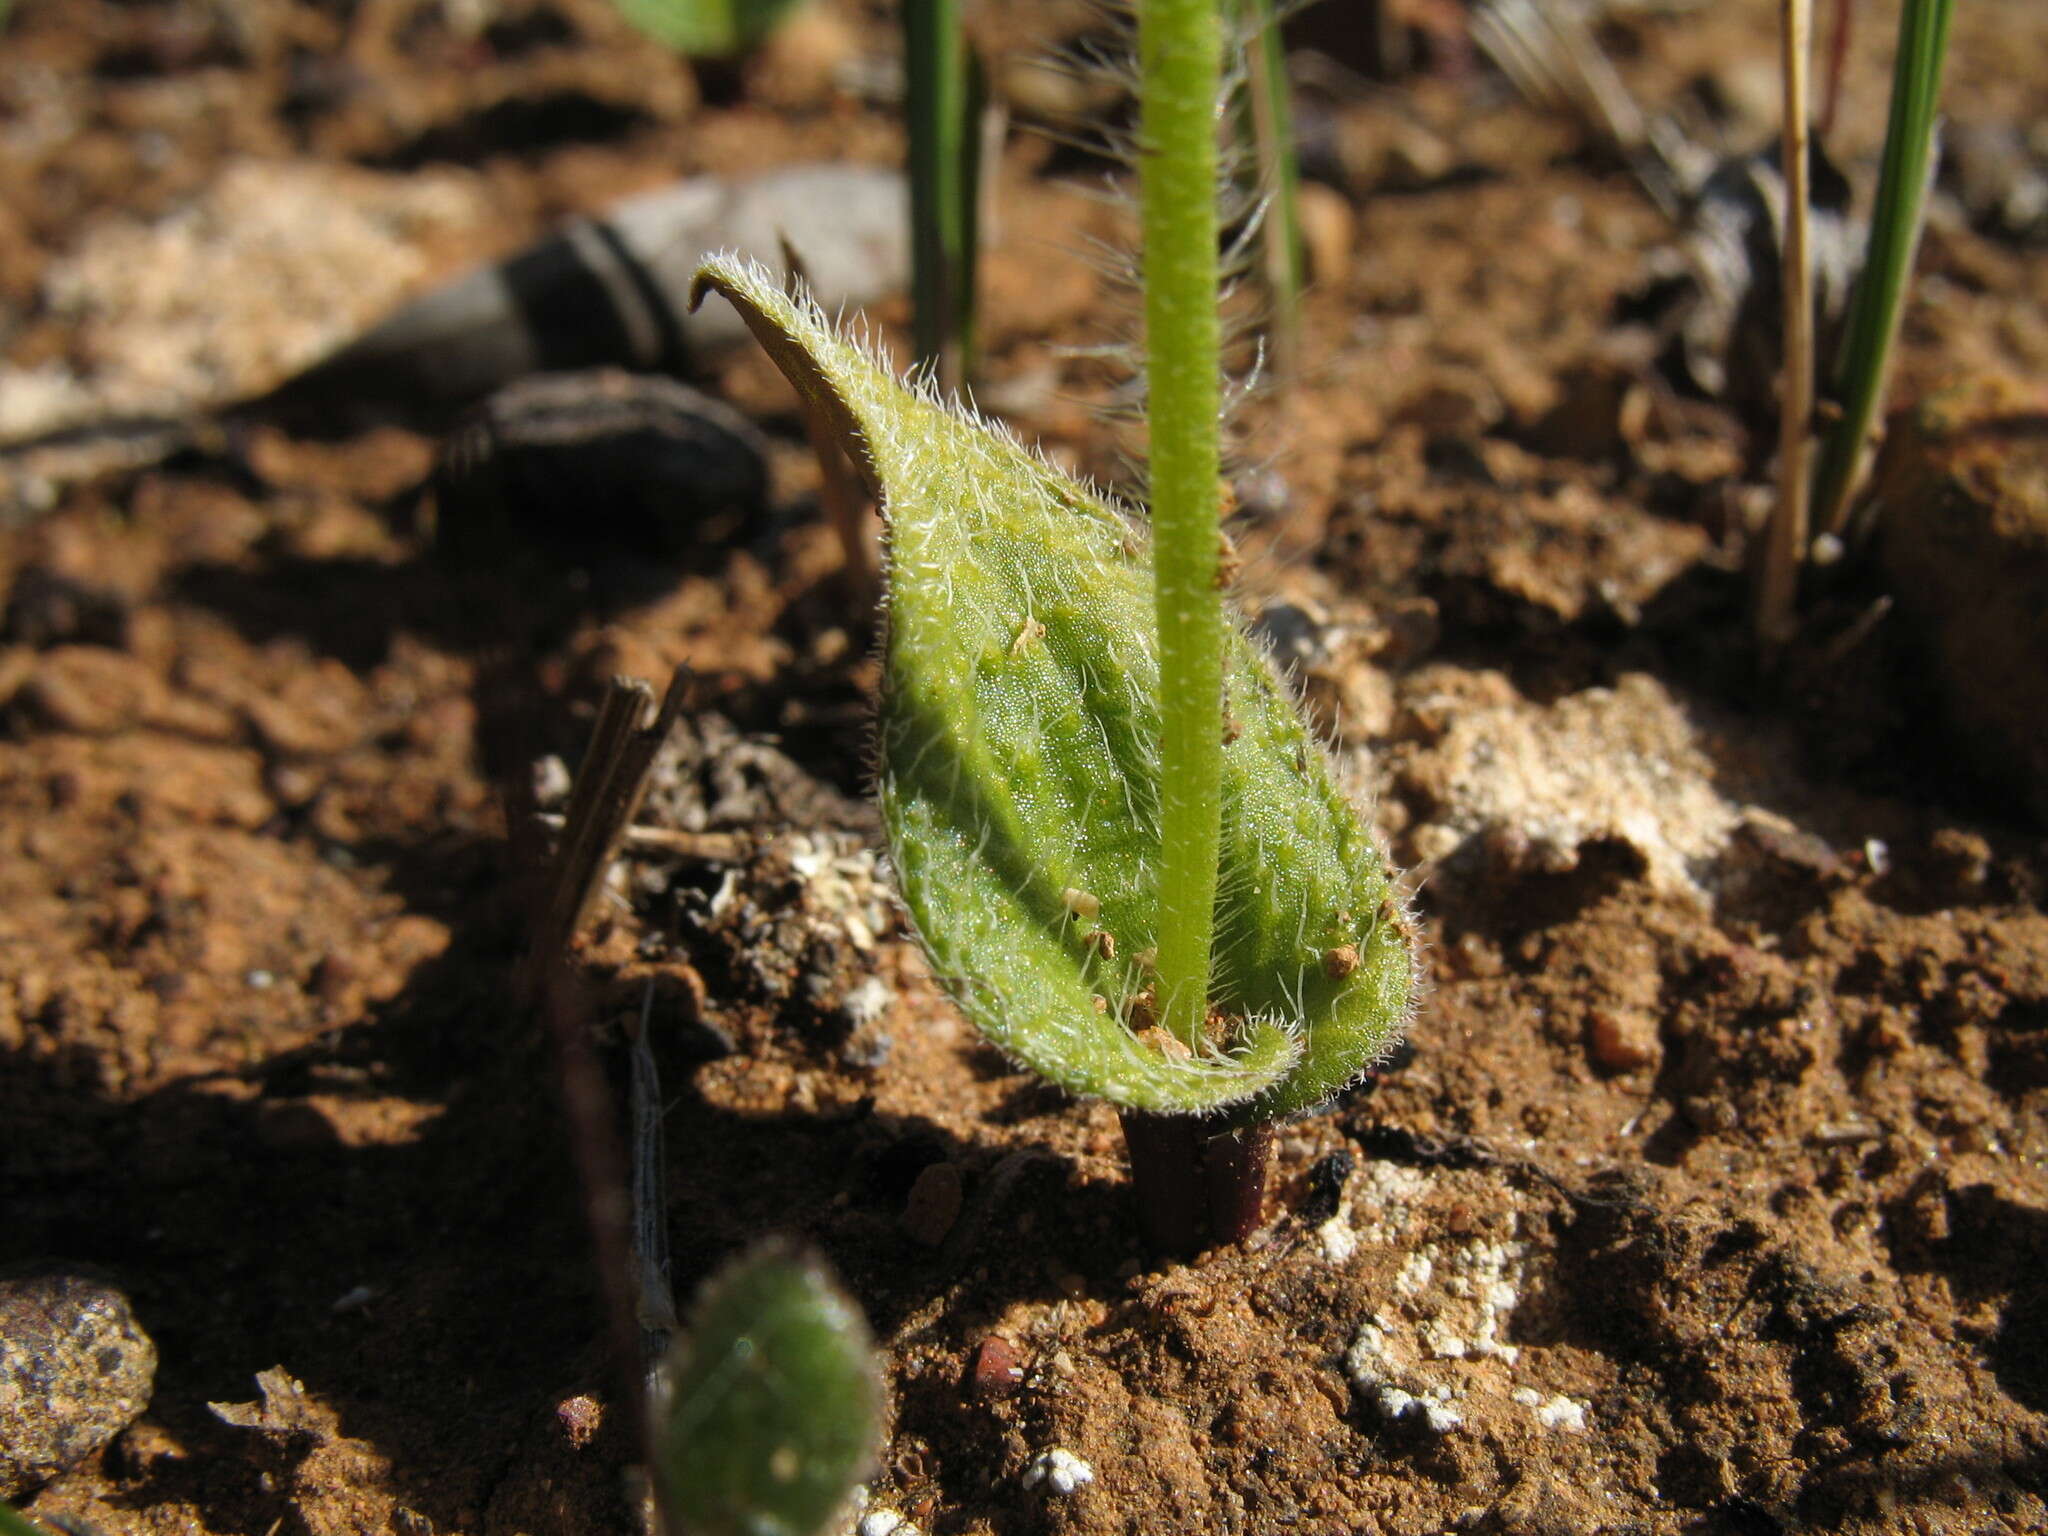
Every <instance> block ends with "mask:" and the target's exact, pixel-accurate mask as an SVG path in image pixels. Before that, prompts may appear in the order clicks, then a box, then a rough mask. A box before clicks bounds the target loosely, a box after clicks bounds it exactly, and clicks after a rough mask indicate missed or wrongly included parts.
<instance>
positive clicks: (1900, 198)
mask: <svg viewBox="0 0 2048 1536" xmlns="http://www.w3.org/2000/svg"><path fill="white" fill-rule="evenodd" d="M1953 11H1954V5H1953V3H1952V0H1905V6H1904V8H1903V9H1902V10H1901V11H1900V13H1899V47H1898V55H1897V58H1896V59H1895V60H1894V63H1893V67H1892V96H1891V113H1890V117H1889V120H1888V121H1887V123H1886V125H1885V135H1884V164H1883V169H1882V170H1881V171H1880V173H1879V177H1878V183H1877V201H1876V205H1875V207H1874V208H1873V209H1872V212H1871V217H1870V245H1869V248H1868V249H1867V250H1866V252H1865V253H1864V262H1863V275H1862V276H1861V277H1860V278H1858V279H1857V282H1856V292H1855V295H1854V297H1853V298H1852V299H1851V300H1850V307H1849V322H1848V329H1847V331H1846V333H1845V334H1844V336H1843V341H1842V351H1841V355H1840V357H1839V358H1838V359H1837V361H1836V365H1835V371H1834V377H1833V379H1832V381H1831V383H1832V386H1833V389H1832V393H1833V395H1834V397H1835V399H1837V400H1838V401H1840V403H1841V407H1842V415H1841V419H1840V420H1839V421H1837V422H1836V423H1835V425H1834V426H1833V427H1832V428H1831V429H1830V430H1829V432H1828V433H1827V436H1826V438H1825V439H1824V440H1823V441H1822V443H1821V449H1820V458H1819V462H1818V463H1817V464H1816V465H1815V467H1814V493H1813V507H1814V526H1815V527H1817V528H1819V529H1820V530H1821V531H1823V532H1825V533H1830V534H1833V535H1835V536H1836V537H1840V536H1841V534H1842V532H1843V530H1844V528H1845V527H1846V525H1847V523H1848V516H1849V499H1850V497H1851V496H1852V495H1853V494H1854V492H1855V489H1856V483H1857V481H1858V479H1859V478H1860V477H1861V475H1862V472H1863V468H1864V461H1865V457H1866V449H1867V447H1868V445H1869V441H1870V432H1871V426H1872V424H1873V423H1874V422H1875V420H1876V419H1877V412H1878V407H1879V405H1880V404H1881V403H1882V401H1883V398H1884V387H1885V381H1886V378H1887V376H1888V374H1889V373H1890V363H1891V352H1892V345H1893V343H1894V341H1895V340H1896V339H1897V337H1898V331H1899V317H1900V315H1901V314H1902V313H1903V312H1904V309H1905V300H1906V286H1907V284H1908V282H1909V281H1910V280H1911V278H1912V275H1913V260H1914V257H1915V255H1916V254H1917V253H1918V251H1919V248H1920V230H1921V226H1922V224H1923V223H1924V221H1925V218H1926V204H1927V185H1928V180H1929V176H1930V172H1931V164H1930V162H1931V160H1932V157H1933V149H1934V127H1935V112H1936V108H1937V106H1938V104H1939V102H1940V99H1941V73H1942V65H1943V62H1944V61H1945V60H1946V58H1947V56H1948V30H1949V20H1950V17H1951V15H1952V13H1953Z"/></svg>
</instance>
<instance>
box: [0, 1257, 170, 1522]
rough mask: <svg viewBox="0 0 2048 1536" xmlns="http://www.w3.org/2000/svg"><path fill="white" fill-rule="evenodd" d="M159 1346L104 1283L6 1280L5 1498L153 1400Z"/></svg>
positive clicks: (74, 1458) (49, 1276)
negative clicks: (150, 1399)
mask: <svg viewBox="0 0 2048 1536" xmlns="http://www.w3.org/2000/svg"><path fill="white" fill-rule="evenodd" d="M155 1381H156V1345H154V1344H153V1343H151V1342H150V1338H149V1335H148V1334H146V1333H144V1332H143V1331H142V1326H141V1324H139V1323H138V1322H136V1320H135V1312H134V1309H133V1308H132V1307H131V1306H130V1305H129V1302H128V1298H127V1297H126V1296H124V1295H122V1294H121V1292H120V1291H118V1290H116V1289H115V1288H114V1287H113V1286H111V1285H108V1284H107V1283H106V1282H105V1281H102V1280H95V1279H91V1278H89V1277H87V1276H85V1275H75V1274H63V1273H45V1274H39V1275H31V1276H25V1277H22V1278H19V1279H14V1280H6V1281H0V1497H6V1498H13V1497H15V1496H16V1495H18V1494H21V1493H24V1492H27V1491H28V1490H30V1489H34V1488H39V1487H41V1486H42V1485H43V1484H44V1483H46V1482H48V1481H49V1480H50V1479H51V1478H53V1477H55V1476H56V1475H57V1474H58V1473H60V1472H64V1471H68V1470H69V1469H70V1468H72V1467H75V1466H77V1465H78V1464H79V1463H80V1462H81V1461H83V1460H85V1458H86V1457H88V1456H90V1455H92V1454H93V1452H95V1451H97V1450H99V1449H100V1448H101V1447H102V1446H104V1445H105V1444H106V1443H107V1442H108V1441H109V1440H111V1439H113V1438H114V1436H115V1435H117V1434H119V1433H120V1432H121V1431H122V1430H124V1429H126V1428H127V1427H128V1426H129V1425H130V1424H132V1423H133V1422H134V1421H135V1419H136V1418H137V1417H138V1416H139V1415H140V1414H141V1412H142V1410H143V1409H144V1408H145V1407H147V1406H148V1404H149V1394H150V1390H151V1388H152V1387H153V1386H154V1384H155Z"/></svg>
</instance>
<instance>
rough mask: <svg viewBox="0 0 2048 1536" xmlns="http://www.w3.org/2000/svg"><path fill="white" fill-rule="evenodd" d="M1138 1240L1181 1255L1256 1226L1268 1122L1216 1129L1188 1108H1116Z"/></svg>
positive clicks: (1267, 1159)
mask: <svg viewBox="0 0 2048 1536" xmlns="http://www.w3.org/2000/svg"><path fill="white" fill-rule="evenodd" d="M1121 1118H1122V1120H1123V1127H1124V1146H1125V1147H1126V1148H1127V1149H1128V1150H1129V1152H1130V1158H1131V1183H1132V1186H1133V1191H1134V1193H1135V1194H1136V1196H1137V1201H1138V1222H1139V1225H1140V1226H1141V1227H1142V1228H1143V1230H1144V1233H1145V1241H1146V1242H1147V1243H1149V1244H1150V1245H1151V1246H1152V1248H1153V1249H1154V1250H1155V1251H1156V1252H1159V1253H1162V1254H1170V1255H1174V1256H1177V1257H1186V1256H1188V1255H1190V1254H1193V1253H1197V1252H1199V1251H1200V1250H1201V1249H1202V1248H1204V1247H1210V1246H1214V1245H1217V1244H1220V1243H1240V1242H1243V1241H1244V1240H1245V1239H1246V1238H1247V1237H1249V1236H1251V1235H1252V1233H1254V1232H1256V1231H1257V1230H1258V1226H1259V1215H1260V1212H1261V1210H1262V1208H1263V1206H1264V1204H1265V1197H1266V1174H1267V1170H1268V1169H1269V1168H1270V1167H1271V1166H1272V1150H1273V1128H1272V1126H1271V1125H1255V1126H1252V1127H1250V1128H1248V1129H1245V1130H1224V1129H1220V1128H1219V1126H1218V1123H1217V1122H1216V1121H1214V1120H1208V1119H1203V1118H1201V1117H1199V1116H1195V1115H1153V1114H1147V1113H1145V1112H1144V1111H1143V1110H1135V1109H1127V1110H1124V1111H1122V1112H1121Z"/></svg>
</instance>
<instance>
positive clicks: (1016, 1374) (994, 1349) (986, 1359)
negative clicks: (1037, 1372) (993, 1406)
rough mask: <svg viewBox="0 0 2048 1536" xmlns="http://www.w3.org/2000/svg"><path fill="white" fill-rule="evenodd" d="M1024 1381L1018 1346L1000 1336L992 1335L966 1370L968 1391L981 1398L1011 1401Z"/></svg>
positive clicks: (976, 1353)
mask: <svg viewBox="0 0 2048 1536" xmlns="http://www.w3.org/2000/svg"><path fill="white" fill-rule="evenodd" d="M1023 1380H1024V1367H1023V1366H1022V1365H1020V1364H1019V1363H1018V1361H1017V1346H1016V1345H1014V1344H1012V1343H1011V1342H1010V1341H1009V1340H1008V1339H1006V1338H1004V1337H1002V1336H1001V1335H1000V1334H994V1333H992V1334H990V1335H989V1336H988V1337H987V1338H985V1339H983V1340H982V1341H981V1347H980V1348H979V1349H977V1350H975V1352H974V1361H973V1363H972V1364H971V1365H970V1366H969V1367H968V1370H967V1390H968V1392H969V1394H970V1395H971V1396H974V1397H980V1398H990V1397H1008V1396H1009V1395H1010V1394H1011V1393H1013V1392H1015V1391H1016V1390H1017V1387H1018V1385H1019V1383H1021V1382H1022V1381H1023Z"/></svg>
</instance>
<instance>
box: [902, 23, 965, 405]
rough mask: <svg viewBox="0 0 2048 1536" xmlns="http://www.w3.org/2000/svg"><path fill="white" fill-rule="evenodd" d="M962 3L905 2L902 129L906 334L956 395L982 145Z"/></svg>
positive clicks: (962, 367) (921, 358)
mask: <svg viewBox="0 0 2048 1536" xmlns="http://www.w3.org/2000/svg"><path fill="white" fill-rule="evenodd" d="M960 12H961V0H904V5H903V52H904V73H905V85H906V90H907V93H908V103H907V107H908V111H909V118H910V121H909V129H910V231H911V247H910V249H911V266H912V284H911V287H912V310H913V312H912V318H911V329H912V332H913V338H914V341H915V344H916V346H917V354H918V359H919V361H920V362H923V363H925V364H927V365H928V366H932V367H934V368H936V369H937V372H938V377H939V381H940V383H941V384H942V385H944V386H947V387H957V386H958V384H959V382H960V380H961V378H962V377H963V376H964V374H965V372H966V371H967V370H968V369H969V368H971V367H972V366H973V350H974V266H975V254H976V253H975V246H976V243H977V242H976V236H977V235H978V233H979V231H978V229H977V227H976V224H977V209H976V192H977V190H978V183H979V180H980V177H979V170H980V165H979V162H980V148H981V139H980V134H979V131H978V126H977V122H976V119H977V118H978V117H979V112H978V110H977V102H976V97H977V95H978V94H979V93H978V92H977V91H976V89H975V68H974V55H973V52H972V50H971V49H970V48H969V47H968V44H967V36H966V31H965V29H964V27H963V26H962V24H961V14H960Z"/></svg>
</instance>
